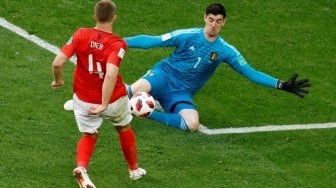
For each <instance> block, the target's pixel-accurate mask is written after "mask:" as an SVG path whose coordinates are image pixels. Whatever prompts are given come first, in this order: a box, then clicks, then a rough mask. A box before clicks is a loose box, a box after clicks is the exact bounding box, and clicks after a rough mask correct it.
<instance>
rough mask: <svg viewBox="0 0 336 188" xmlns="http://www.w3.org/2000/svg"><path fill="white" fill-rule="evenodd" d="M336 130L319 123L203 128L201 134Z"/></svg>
mask: <svg viewBox="0 0 336 188" xmlns="http://www.w3.org/2000/svg"><path fill="white" fill-rule="evenodd" d="M329 128H336V123H317V124H301V125H300V124H296V125H267V126H258V127H241V128H222V129H208V128H207V127H203V128H201V129H199V131H200V132H202V133H204V134H207V135H214V134H241V133H254V132H274V131H290V130H306V129H329Z"/></svg>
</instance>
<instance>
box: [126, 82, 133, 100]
mask: <svg viewBox="0 0 336 188" xmlns="http://www.w3.org/2000/svg"><path fill="white" fill-rule="evenodd" d="M125 86H126V91H127V95H128V98H131V97H132V96H133V92H132V88H131V86H130V85H128V84H125Z"/></svg>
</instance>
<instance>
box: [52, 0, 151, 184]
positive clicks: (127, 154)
mask: <svg viewBox="0 0 336 188" xmlns="http://www.w3.org/2000/svg"><path fill="white" fill-rule="evenodd" d="M94 19H95V21H96V25H95V27H94V28H80V29H78V30H77V31H75V32H74V34H73V35H72V37H71V39H70V40H69V41H68V42H67V43H66V44H65V45H64V46H63V48H62V49H61V52H59V54H58V55H57V56H56V57H55V59H54V61H53V63H52V71H53V77H54V81H53V82H52V84H51V86H52V88H54V89H58V88H60V87H62V86H63V85H64V81H63V78H62V72H63V68H64V65H65V63H66V62H67V60H68V58H70V57H71V56H72V55H74V54H76V55H77V65H76V68H75V71H74V81H73V90H74V95H73V105H74V115H75V119H76V123H77V126H78V129H79V131H80V132H81V133H83V135H82V137H81V139H80V140H79V141H78V144H77V160H76V161H77V167H76V168H75V169H74V170H73V173H74V176H75V178H76V180H77V182H78V184H79V185H80V187H90V188H92V187H95V185H94V184H93V183H92V181H91V180H90V178H89V176H88V174H87V168H88V165H89V162H90V158H91V155H92V154H93V152H94V148H95V144H96V141H97V138H98V135H99V128H100V126H101V125H102V122H103V119H107V120H108V121H109V122H110V123H111V124H112V125H113V126H114V127H115V129H116V131H117V132H118V134H119V140H120V145H121V149H122V152H123V154H124V158H125V160H126V162H127V164H128V169H129V175H130V178H131V179H133V180H136V179H139V178H141V177H142V176H143V175H145V174H146V171H145V170H144V169H142V168H139V167H138V154H137V146H136V138H135V134H134V132H133V130H132V128H131V126H130V122H131V120H132V115H131V113H130V109H129V99H128V96H127V91H126V88H125V85H124V83H123V81H122V77H121V75H120V74H119V67H120V64H121V62H122V59H123V57H124V54H125V52H126V50H127V44H126V43H125V41H124V40H123V39H122V38H120V37H119V36H118V35H116V34H114V33H113V31H112V30H113V23H114V22H115V19H116V6H115V4H114V2H112V1H110V0H101V1H99V2H98V3H97V4H96V5H95V9H94Z"/></svg>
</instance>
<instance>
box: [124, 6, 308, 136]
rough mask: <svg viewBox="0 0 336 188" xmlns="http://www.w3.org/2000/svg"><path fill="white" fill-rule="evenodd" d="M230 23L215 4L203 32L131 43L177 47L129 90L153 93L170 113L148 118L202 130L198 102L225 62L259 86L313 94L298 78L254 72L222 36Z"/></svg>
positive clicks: (196, 30) (182, 32)
mask: <svg viewBox="0 0 336 188" xmlns="http://www.w3.org/2000/svg"><path fill="white" fill-rule="evenodd" d="M225 21H226V10H225V8H224V6H223V5H222V4H219V3H213V4H210V5H208V6H207V7H206V10H205V14H204V22H205V26H204V27H203V28H190V29H181V30H176V31H173V32H170V33H166V34H163V35H160V36H150V35H138V36H134V37H128V38H125V40H126V42H127V44H128V47H129V48H143V49H147V48H154V47H174V48H175V50H174V51H173V52H172V53H171V54H170V56H169V57H167V58H165V59H162V60H161V61H159V62H158V63H157V64H155V66H154V67H153V68H152V69H151V70H149V71H148V72H147V74H145V75H144V76H143V77H142V78H140V79H139V80H137V81H136V82H135V83H133V84H132V85H131V86H130V87H128V93H129V96H132V94H134V93H136V92H139V91H146V92H150V93H151V95H152V96H153V97H154V98H155V99H156V100H158V101H159V102H160V104H161V105H162V107H163V109H164V112H160V111H154V112H153V113H152V114H151V115H150V116H149V117H148V118H150V119H152V120H155V121H157V122H160V123H162V124H164V125H168V126H171V127H175V128H178V129H181V130H187V131H196V130H198V129H199V127H200V122H199V114H198V112H197V110H196V108H195V105H194V102H193V100H192V97H193V95H195V94H196V93H197V92H198V91H199V90H200V89H201V88H202V87H203V85H204V84H205V83H206V82H207V80H208V79H209V78H210V77H211V76H212V75H213V73H214V72H215V70H216V68H217V67H218V66H219V65H220V64H222V63H227V64H228V65H229V66H230V67H231V68H233V69H234V70H235V71H237V72H239V73H240V74H241V75H243V76H244V77H246V78H247V79H249V80H250V81H252V82H254V83H256V84H260V85H263V86H267V87H271V88H277V89H281V90H284V91H287V92H290V93H294V94H296V95H298V96H299V97H304V94H307V93H308V90H306V89H307V87H310V84H309V81H308V80H307V79H303V80H296V79H297V77H298V75H297V74H293V76H291V77H290V78H289V80H288V81H282V80H280V79H277V78H274V77H272V76H270V75H267V74H265V73H263V72H260V71H258V70H256V69H254V68H253V67H251V66H250V65H249V63H248V62H247V61H246V60H245V58H244V57H243V56H242V54H241V53H240V52H239V51H238V50H237V49H236V48H235V47H234V46H232V45H230V44H228V43H227V42H226V41H225V40H224V39H223V38H221V37H220V36H219V32H220V30H221V29H222V28H223V26H224V25H225Z"/></svg>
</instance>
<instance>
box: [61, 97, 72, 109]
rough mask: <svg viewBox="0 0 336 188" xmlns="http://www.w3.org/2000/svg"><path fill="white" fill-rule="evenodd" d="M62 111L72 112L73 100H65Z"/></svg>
mask: <svg viewBox="0 0 336 188" xmlns="http://www.w3.org/2000/svg"><path fill="white" fill-rule="evenodd" d="M63 107H64V110H65V111H72V110H73V100H72V99H70V100H67V101H66V102H65V103H64V106H63Z"/></svg>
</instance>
